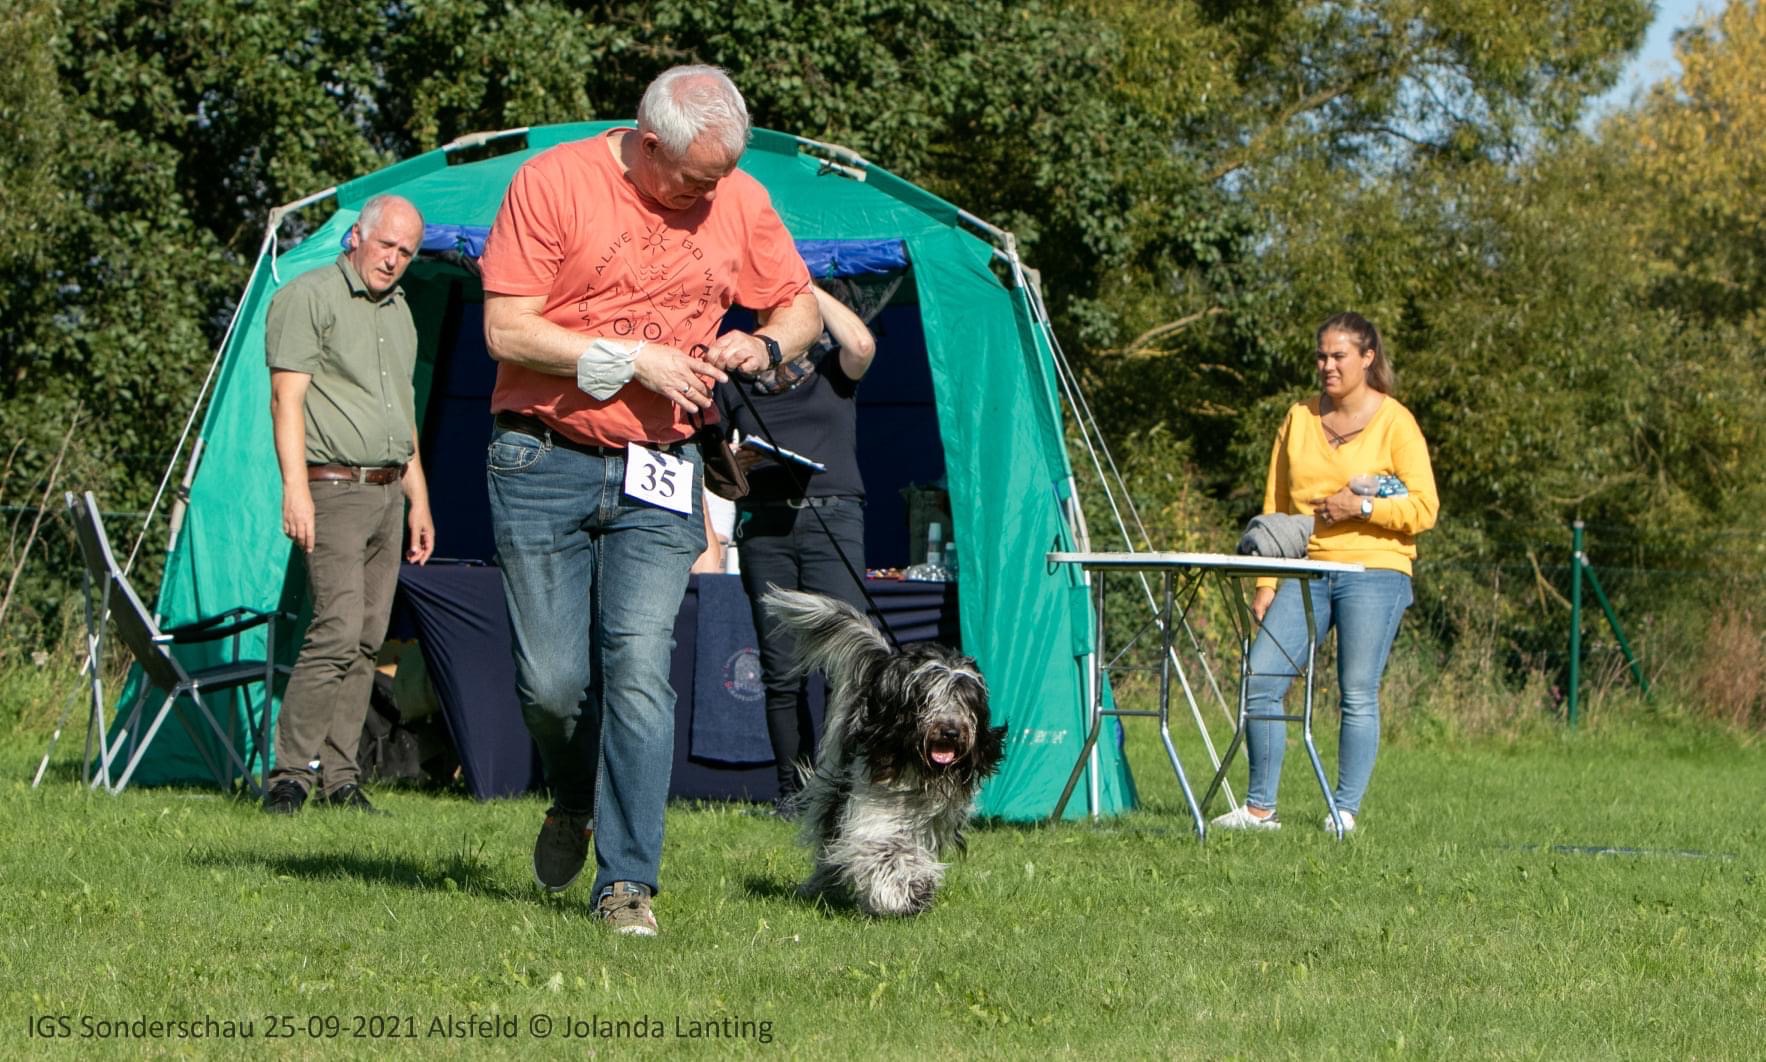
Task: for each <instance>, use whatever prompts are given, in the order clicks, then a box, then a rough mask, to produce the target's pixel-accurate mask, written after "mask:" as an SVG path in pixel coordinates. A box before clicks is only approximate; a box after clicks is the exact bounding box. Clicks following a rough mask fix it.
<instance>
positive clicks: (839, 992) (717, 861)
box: [0, 721, 1766, 1058]
mask: <svg viewBox="0 0 1766 1062" xmlns="http://www.w3.org/2000/svg"><path fill="white" fill-rule="evenodd" d="M1136 722H1138V721H1136ZM1327 729H1330V728H1328V727H1327ZM73 745H77V736H76V737H75V738H74V739H71V740H70V741H69V742H67V743H65V744H64V748H68V747H70V746H73ZM40 749H41V742H40V739H39V737H38V736H37V735H35V734H30V735H25V736H19V735H15V736H13V737H12V738H9V739H6V740H5V741H4V742H0V777H4V778H6V779H8V781H6V782H4V783H0V786H3V787H0V793H3V794H4V797H3V798H0V837H3V838H4V840H3V841H0V883H3V884H4V888H3V889H0V926H4V930H5V945H6V946H5V947H4V949H0V986H3V987H0V1000H3V1002H0V1014H3V1015H4V1021H3V1022H0V1056H4V1057H19V1056H43V1057H69V1058H71V1057H81V1058H84V1057H88V1056H92V1055H99V1056H105V1055H107V1054H116V1055H126V1056H138V1055H142V1054H149V1055H210V1054H214V1055H227V1056H238V1055H242V1054H244V1053H245V1052H246V1051H251V1052H256V1053H266V1052H267V1053H269V1054H272V1055H300V1056H309V1055H312V1054H314V1053H315V1052H318V1053H322V1054H323V1055H325V1056H332V1055H351V1056H353V1055H368V1054H369V1053H371V1052H372V1053H381V1052H384V1051H387V1050H389V1049H390V1050H391V1051H393V1052H394V1053H399V1052H403V1053H408V1054H417V1053H421V1054H422V1055H424V1056H432V1055H434V1056H460V1057H476V1056H482V1055H484V1054H486V1053H490V1054H494V1055H498V1056H501V1055H527V1056H535V1057H540V1056H551V1055H557V1054H566V1055H569V1056H573V1057H585V1056H589V1055H595V1056H599V1057H608V1056H615V1057H623V1056H626V1055H629V1054H643V1053H653V1052H657V1051H663V1052H680V1053H692V1052H698V1051H714V1050H715V1051H717V1052H720V1053H740V1054H750V1053H751V1054H773V1053H783V1054H786V1055H789V1056H794V1057H810V1058H852V1057H862V1058H868V1057H906V1056H919V1055H929V1056H933V1057H957V1056H969V1055H991V1056H999V1057H1003V1056H1021V1055H1027V1054H1039V1055H1040V1054H1052V1055H1067V1056H1074V1057H1086V1058H1092V1057H1101V1056H1105V1055H1127V1056H1133V1057H1146V1056H1160V1057H1199V1056H1207V1057H1247V1058H1248V1057H1253V1056H1263V1055H1270V1054H1274V1055H1281V1056H1297V1055H1306V1056H1319V1055H1323V1056H1330V1057H1350V1058H1355V1057H1364V1056H1368V1055H1375V1054H1392V1055H1401V1056H1410V1055H1416V1056H1428V1057H1462V1056H1476V1057H1500V1058H1512V1057H1547V1058H1563V1057H1582V1058H1588V1057H1598V1058H1606V1057H1649V1058H1657V1057H1683V1058H1738V1057H1759V1056H1760V1055H1761V1053H1762V1052H1766V926H1763V921H1766V918H1763V915H1762V908H1763V907H1766V903H1763V901H1766V894H1763V892H1766V890H1763V888H1762V870H1763V869H1766V857H1763V856H1762V844H1761V842H1762V840H1763V839H1766V838H1763V836H1762V816H1761V813H1760V797H1761V787H1762V782H1763V781H1766V771H1763V770H1762V762H1761V761H1762V754H1761V752H1760V751H1759V750H1758V749H1757V748H1747V747H1743V746H1739V745H1737V744H1736V743H1735V742H1734V741H1733V740H1731V739H1728V738H1725V737H1721V736H1716V735H1711V734H1709V733H1707V732H1700V731H1697V730H1689V729H1686V728H1677V727H1670V726H1663V727H1658V728H1647V727H1634V728H1628V729H1618V730H1611V731H1604V732H1594V733H1583V734H1579V735H1574V736H1570V735H1545V736H1539V735H1535V736H1532V737H1528V738H1525V739H1523V740H1521V741H1519V742H1517V743H1496V742H1491V743H1487V744H1481V745H1474V746H1470V747H1459V746H1452V745H1448V744H1446V743H1442V742H1437V743H1433V744H1425V745H1423V746H1421V747H1417V746H1415V745H1411V746H1405V745H1396V746H1390V747H1388V748H1387V749H1386V750H1384V751H1383V753H1382V758H1381V762H1380V765H1379V769H1378V771H1377V772H1376V774H1375V779H1374V788H1373V790H1372V792H1371V794H1370V796H1369V799H1368V802H1367V804H1366V806H1365V808H1364V815H1363V818H1362V829H1361V830H1360V831H1359V832H1358V833H1357V834H1356V835H1354V836H1353V837H1352V838H1351V839H1350V840H1349V841H1348V842H1347V843H1344V844H1341V845H1339V844H1337V843H1335V842H1334V841H1332V840H1330V839H1329V838H1327V837H1326V836H1325V835H1324V834H1323V833H1322V832H1320V831H1319V830H1318V829H1316V828H1315V826H1314V820H1315V819H1316V818H1317V817H1318V815H1319V814H1320V813H1321V810H1322V809H1321V802H1320V798H1319V796H1318V794H1317V792H1316V790H1315V788H1314V787H1313V785H1312V783H1311V780H1310V778H1309V776H1308V774H1307V772H1306V771H1305V762H1304V756H1303V755H1302V754H1301V753H1300V752H1299V750H1298V748H1295V749H1293V750H1291V751H1290V754H1289V765H1288V772H1287V777H1286V785H1285V789H1284V799H1283V811H1284V815H1283V817H1284V819H1286V820H1287V822H1288V826H1287V828H1286V829H1284V830H1283V831H1281V832H1280V833H1263V834H1254V835H1218V836H1216V837H1215V838H1213V839H1211V840H1210V841H1209V842H1208V844H1207V845H1206V846H1202V845H1198V844H1197V843H1196V841H1195V840H1194V839H1193V838H1192V837H1191V836H1190V833H1189V830H1188V824H1187V815H1185V814H1182V813H1181V807H1180V805H1181V801H1180V799H1179V797H1178V795H1177V790H1176V787H1175V784H1174V783H1173V781H1172V780H1171V778H1170V772H1169V769H1168V768H1167V767H1166V766H1165V764H1164V760H1163V754H1162V752H1161V751H1160V750H1159V748H1158V745H1157V741H1156V738H1155V737H1154V732H1153V731H1152V730H1151V728H1150V726H1147V725H1135V723H1131V724H1130V752H1131V756H1132V759H1133V762H1134V763H1135V765H1136V768H1137V772H1136V773H1137V778H1138V781H1139V785H1140V788H1141V792H1142V796H1143V798H1144V799H1145V802H1146V805H1147V806H1146V809H1145V810H1143V811H1140V812H1137V813H1135V814H1133V815H1130V816H1127V817H1124V818H1121V819H1118V820H1115V821H1109V822H1106V823H1104V824H1102V825H1098V826H1093V825H1089V824H1087V825H1066V826H1061V827H1058V828H1052V829H1051V828H1047V827H1031V826H1026V827H1013V826H1004V827H994V828H987V829H982V830H980V831H978V832H977V833H976V834H975V835H974V836H973V837H972V839H971V850H970V855H969V857H968V858H967V859H966V860H963V861H960V862H959V863H957V864H956V865H955V866H954V867H953V869H952V871H951V874H950V876H949V879H948V887H947V889H946V890H945V891H944V892H943V893H942V895H941V897H940V900H939V903H938V905H937V906H936V907H935V908H934V910H933V911H932V912H931V913H929V914H927V915H926V916H924V917H921V918H919V919H917V920H913V921H897V922H879V921H868V920H865V919H862V918H859V917H856V916H854V915H851V914H848V913H843V912H834V911H828V910H826V909H822V908H817V907H813V906H807V905H805V904H804V903H802V902H799V901H798V900H796V899H794V898H793V897H792V895H791V892H790V890H791V886H792V885H793V883H794V882H795V881H796V880H797V878H798V876H799V875H800V874H801V873H802V871H803V869H804V859H803V856H802V854H801V853H800V852H799V851H798V850H797V849H796V848H795V847H794V846H793V844H792V841H791V836H790V831H789V828H788V827H787V826H785V825H784V824H782V823H779V822H776V821H774V820H772V819H770V818H767V817H764V816H760V815H757V814H754V813H752V812H750V811H748V810H747V809H745V808H737V807H727V806H709V807H703V806H702V807H694V806H679V807H675V808H673V809H671V811H670V813H669V819H668V844H667V852H666V858H665V861H664V887H665V892H664V894H663V895H662V896H661V897H660V899H659V901H658V907H657V910H658V914H659V917H660V919H661V921H662V926H663V936H662V937H660V938H658V939H655V940H636V939H627V938H614V937H611V936H609V935H607V934H605V933H604V932H602V931H601V929H600V927H599V926H597V924H595V923H594V922H592V921H590V920H589V918H588V917H587V916H586V915H585V907H586V903H587V896H586V889H585V887H584V886H583V885H578V886H577V887H576V888H574V889H573V890H572V891H571V892H569V893H567V894H566V895H565V896H563V897H562V898H553V897H546V896H541V895H539V894H537V893H536V890H535V889H534V887H533V884H532V881H531V878H530V871H529V868H528V852H529V845H530V844H531V842H532V837H533V832H534V829H535V828H536V826H537V824H538V820H539V817H540V814H541V811H542V808H543V805H542V804H541V803H540V802H539V801H537V800H521V801H505V802H500V803H495V804H483V805H481V804H473V803H470V802H468V801H465V800H461V799H454V798H441V797H432V796H425V795H417V794H410V793H399V792H389V793H385V794H382V795H380V796H379V798H378V799H379V802H380V803H381V804H382V805H383V806H384V807H386V808H387V809H388V810H390V811H391V812H392V814H391V816H389V817H384V818H363V817H360V816H355V815H351V814H349V813H341V812H313V811H309V812H307V813H305V814H303V815H301V816H300V817H298V818H296V819H294V820H289V821H271V820H268V819H266V818H265V817H264V816H263V815H261V814H259V813H258V812H257V811H256V810H255V808H254V807H253V806H252V805H250V804H245V803H239V802H234V801H231V800H228V799H226V798H223V797H220V796H217V795H214V794H208V793H200V792H184V791H167V790H137V791H132V792H130V793H128V794H126V795H125V796H124V797H123V798H121V799H114V798H111V797H108V796H88V795H85V794H83V793H81V792H79V791H78V790H77V788H76V787H75V786H73V785H71V784H69V783H68V782H67V781H66V778H67V768H66V767H64V769H63V771H62V772H61V774H60V780H57V781H54V782H51V783H47V784H46V786H45V788H44V789H42V790H39V791H31V790H30V789H28V788H27V787H26V785H27V781H26V780H28V778H29V775H30V771H31V769H32V768H34V767H35V762H36V756H37V755H38V754H39V752H40ZM1327 762H1329V759H1327ZM1240 773H1241V777H1242V771H1241V772H1240ZM1558 846H1563V847H1561V848H1560V847H1558ZM1573 846H1614V847H1618V848H1625V849H1637V850H1642V851H1640V852H1637V853H1632V854H1608V855H1595V854H1583V853H1581V852H1579V851H1574V850H1571V849H1572V847H1573ZM374 1016H379V1017H381V1018H382V1019H383V1020H382V1021H381V1022H373V1021H371V1020H369V1019H372V1018H373V1017H374ZM62 1017H65V1018H66V1020H67V1027H68V1028H70V1029H71V1031H72V1032H73V1034H74V1035H75V1036H76V1037H78V1036H81V1035H82V1034H83V1033H86V1032H92V1033H94V1034H104V1033H107V1032H109V1031H110V1030H108V1029H107V1028H106V1027H105V1026H102V1025H99V1024H97V1023H98V1022H100V1021H106V1022H110V1021H118V1020H121V1021H124V1022H128V1021H133V1020H134V1019H137V1018H142V1017H145V1018H149V1019H162V1020H169V1021H187V1022H188V1021H200V1020H202V1019H205V1018H212V1019H214V1020H216V1021H232V1022H238V1023H249V1024H250V1025H251V1027H252V1032H253V1039H252V1040H251V1041H249V1042H247V1043H240V1042H238V1041H219V1040H208V1039H180V1038H178V1037H176V1036H175V1035H168V1034H165V1033H162V1035H160V1036H159V1037H158V1038H154V1039H147V1040H135V1039H114V1038H113V1039H107V1040H98V1039H76V1040H75V1041H74V1042H72V1043H65V1042H59V1041H56V1040H48V1039H43V1038H41V1037H33V1036H32V1033H31V1030H32V1024H31V1022H32V1019H33V1018H34V1019H36V1020H37V1022H38V1023H39V1026H38V1027H39V1029H51V1030H52V1029H53V1028H54V1023H55V1022H56V1021H57V1020H58V1019H60V1018H62ZM473 1017H476V1018H480V1019H485V1018H488V1019H491V1024H490V1026H489V1028H488V1029H487V1028H486V1027H484V1026H477V1027H476V1028H475V1029H473V1030H472V1031H474V1032H475V1033H476V1035H474V1036H471V1037H466V1036H459V1035H456V1036H443V1035H441V1033H442V1032H444V1031H446V1030H445V1029H440V1028H438V1027H437V1026H436V1025H435V1022H436V1020H437V1019H438V1018H439V1019H441V1020H442V1021H443V1022H444V1023H445V1022H447V1021H449V1020H450V1019H454V1020H457V1021H459V1022H462V1023H463V1022H465V1021H466V1020H467V1019H469V1018H473ZM386 1018H391V1019H392V1022H391V1025H390V1027H389V1026H388V1025H387V1024H386V1022H385V1021H384V1019H386ZM358 1019H363V1020H361V1021H358ZM619 1022H623V1023H624V1024H623V1025H612V1026H611V1028H610V1027H609V1023H619ZM88 1023H90V1024H88ZM548 1027H549V1033H550V1035H549V1036H548V1037H547V1038H544V1039H542V1038H540V1037H539V1036H538V1035H537V1032H538V1031H548ZM125 1031H126V1026H125ZM174 1031H175V1030H174ZM192 1031H196V1030H192ZM205 1031H206V1030H205ZM455 1031H456V1032H459V1031H463V1030H461V1029H460V1027H458V1026H456V1029H455ZM388 1032H397V1033H399V1034H402V1035H408V1034H413V1033H414V1034H415V1038H414V1039H404V1038H401V1039H399V1040H395V1041H388V1040H385V1039H373V1038H364V1039H358V1038H356V1034H357V1033H363V1034H369V1035H370V1036H372V1035H374V1034H380V1035H383V1036H384V1035H385V1034H387V1033H388ZM488 1033H495V1034H496V1037H495V1038H494V1039H490V1038H489V1037H488V1035H487V1034H488ZM609 1033H611V1034H612V1035H609ZM640 1033H642V1034H643V1035H639V1034H640ZM273 1034H282V1035H279V1036H278V1035H273ZM696 1034H697V1035H696ZM567 1035H568V1036H569V1037H570V1038H568V1039H567V1038H566V1037H567ZM315 1039H318V1040H322V1041H324V1042H322V1043H317V1044H316V1043H315V1042H314V1040H315ZM487 1040H488V1042H487Z"/></svg>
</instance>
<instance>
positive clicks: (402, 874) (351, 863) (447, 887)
mask: <svg viewBox="0 0 1766 1062" xmlns="http://www.w3.org/2000/svg"><path fill="white" fill-rule="evenodd" d="M189 861H190V862H191V863H193V864H195V865H197V866H202V867H209V868H219V869H235V868H238V867H242V866H257V867H262V868H263V869H265V870H268V871H270V872H271V873H273V874H276V875H286V876H288V877H292V878H305V879H307V880H310V881H327V880H334V879H337V878H355V879H357V880H358V881H367V882H374V883H376V884H382V885H397V886H399V887H401V888H406V889H415V890H418V891H421V892H455V893H464V894H466V895H468V896H479V897H483V898H485V899H488V900H502V901H515V902H521V903H530V904H534V905H536V906H541V907H550V906H552V903H551V901H550V898H549V897H547V896H543V895H541V894H540V893H539V891H538V889H537V887H536V888H533V889H519V888H510V887H509V886H508V885H506V884H504V883H502V882H499V881H496V880H493V876H492V874H491V872H490V870H489V868H487V867H486V866H485V865H484V863H483V862H482V861H481V860H479V859H478V858H476V857H475V855H474V854H472V853H464V854H459V855H454V856H450V857H449V858H447V859H445V860H442V861H440V862H435V861H430V860H418V859H409V858H404V857H385V856H363V855H356V854H354V853H350V852H333V853H327V854H325V855H259V854H256V853H247V852H237V851H235V852H230V853H221V852H191V853H190V855H189Z"/></svg>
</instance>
